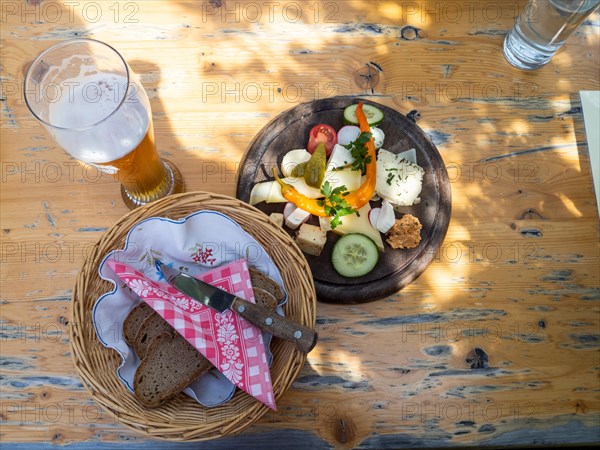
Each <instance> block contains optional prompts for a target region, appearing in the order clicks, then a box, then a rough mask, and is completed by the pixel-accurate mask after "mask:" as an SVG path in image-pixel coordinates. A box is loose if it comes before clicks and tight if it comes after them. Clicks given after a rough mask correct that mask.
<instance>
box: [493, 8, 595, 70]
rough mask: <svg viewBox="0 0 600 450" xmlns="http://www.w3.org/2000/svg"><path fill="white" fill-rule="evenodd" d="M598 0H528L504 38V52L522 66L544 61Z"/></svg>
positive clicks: (535, 67)
mask: <svg viewBox="0 0 600 450" xmlns="http://www.w3.org/2000/svg"><path fill="white" fill-rule="evenodd" d="M598 5H600V0H529V3H527V6H525V9H524V11H523V13H522V14H521V15H520V16H519V18H518V19H517V21H516V23H515V26H514V28H513V29H512V30H511V31H510V32H509V33H508V34H507V35H506V39H505V40H504V56H505V57H506V59H507V60H508V62H509V63H511V64H512V65H513V66H515V67H517V68H519V69H522V70H534V69H538V68H540V67H542V66H544V65H545V64H547V63H548V62H550V59H551V58H552V56H554V54H555V53H556V52H557V51H558V49H559V48H560V47H561V46H562V45H563V44H564V42H565V41H566V40H567V38H568V37H569V36H570V35H571V33H573V31H575V29H577V27H578V26H579V25H580V24H581V23H582V22H583V21H584V20H585V19H586V18H587V17H588V16H589V15H590V14H591V13H592V12H593V11H594V10H595V9H596V8H597V7H598Z"/></svg>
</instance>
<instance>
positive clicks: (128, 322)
mask: <svg viewBox="0 0 600 450" xmlns="http://www.w3.org/2000/svg"><path fill="white" fill-rule="evenodd" d="M152 314H156V312H155V311H154V310H153V309H152V308H151V307H150V305H148V303H146V302H142V303H140V304H139V305H137V306H136V307H135V308H133V309H132V310H131V311H130V312H129V314H128V315H127V317H126V318H125V320H124V321H123V339H125V342H127V344H129V346H130V347H133V346H134V344H135V337H136V335H137V333H138V331H139V329H140V328H141V326H142V323H143V322H144V320H146V319H147V318H148V317H150V316H151V315H152Z"/></svg>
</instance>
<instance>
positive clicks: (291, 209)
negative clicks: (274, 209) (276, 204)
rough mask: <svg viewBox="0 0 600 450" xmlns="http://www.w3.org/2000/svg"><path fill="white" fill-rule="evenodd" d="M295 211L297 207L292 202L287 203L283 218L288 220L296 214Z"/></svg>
mask: <svg viewBox="0 0 600 450" xmlns="http://www.w3.org/2000/svg"><path fill="white" fill-rule="evenodd" d="M295 209H296V205H294V204H293V203H292V202H287V203H286V204H285V206H284V207H283V218H284V219H287V218H288V217H289V215H290V214H291V213H293V212H294V210H295Z"/></svg>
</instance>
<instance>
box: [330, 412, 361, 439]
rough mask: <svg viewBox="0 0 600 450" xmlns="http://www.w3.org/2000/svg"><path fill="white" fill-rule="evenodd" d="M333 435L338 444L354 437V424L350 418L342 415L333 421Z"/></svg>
mask: <svg viewBox="0 0 600 450" xmlns="http://www.w3.org/2000/svg"><path fill="white" fill-rule="evenodd" d="M333 435H334V437H335V440H336V441H338V442H339V443H340V444H347V443H348V442H352V441H353V440H354V438H355V437H356V425H354V422H353V421H352V419H350V418H348V417H344V418H343V419H338V420H335V421H334V422H333Z"/></svg>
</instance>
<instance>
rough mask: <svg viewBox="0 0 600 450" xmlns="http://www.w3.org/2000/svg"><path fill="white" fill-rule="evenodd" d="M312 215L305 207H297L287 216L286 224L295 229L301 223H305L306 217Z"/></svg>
mask: <svg viewBox="0 0 600 450" xmlns="http://www.w3.org/2000/svg"><path fill="white" fill-rule="evenodd" d="M309 216H310V213H309V212H307V211H304V210H303V209H300V208H296V209H295V210H293V211H292V212H291V213H290V215H289V216H287V218H286V219H285V225H286V226H287V227H288V228H289V229H291V230H295V229H296V228H298V227H299V226H300V225H301V224H303V223H304V222H306V219H308V218H309Z"/></svg>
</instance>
